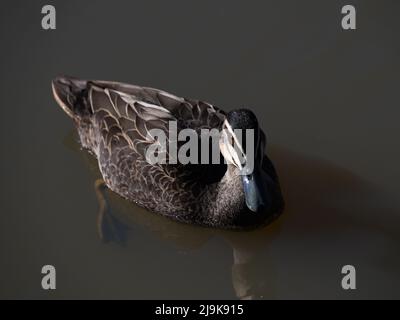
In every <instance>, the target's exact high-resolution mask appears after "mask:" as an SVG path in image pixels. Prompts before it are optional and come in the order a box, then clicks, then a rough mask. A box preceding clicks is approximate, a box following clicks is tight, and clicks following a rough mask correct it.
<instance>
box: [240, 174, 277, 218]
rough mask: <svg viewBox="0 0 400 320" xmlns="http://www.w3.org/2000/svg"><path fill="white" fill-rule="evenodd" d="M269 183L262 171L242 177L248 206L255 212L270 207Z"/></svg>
mask: <svg viewBox="0 0 400 320" xmlns="http://www.w3.org/2000/svg"><path fill="white" fill-rule="evenodd" d="M267 181H268V177H267V175H266V174H265V173H264V172H263V171H262V170H254V171H253V173H252V174H250V175H242V182H243V191H244V195H245V199H246V205H247V207H248V208H249V209H250V210H251V211H253V212H261V211H264V210H267V209H268V208H269V207H270V204H271V196H270V192H269V190H268V187H267Z"/></svg>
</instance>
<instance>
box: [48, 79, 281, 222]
mask: <svg viewBox="0 0 400 320" xmlns="http://www.w3.org/2000/svg"><path fill="white" fill-rule="evenodd" d="M52 92H53V95H54V99H55V101H56V102H57V104H58V105H59V106H60V107H61V108H62V109H63V110H64V112H65V113H66V114H67V115H68V116H69V117H70V118H71V119H72V121H73V123H74V125H75V127H76V130H77V132H78V135H79V139H80V144H81V146H82V148H83V149H86V150H87V151H88V152H89V153H91V154H92V155H93V156H94V157H95V158H96V159H97V163H98V167H99V171H100V174H101V177H102V179H101V181H100V182H96V185H97V186H98V187H104V188H108V189H109V190H111V191H112V192H114V193H116V194H118V195H119V196H121V197H122V198H125V199H126V200H128V201H130V202H133V203H135V204H136V205H138V206H140V207H143V208H144V209H146V210H147V211H150V212H153V213H155V214H159V215H162V216H165V217H168V218H170V219H172V220H175V221H177V222H181V223H186V224H191V225H197V226H203V227H210V228H217V229H231V230H248V229H254V228H257V227H260V226H264V225H267V224H269V223H270V222H272V221H274V220H275V219H276V218H277V217H278V216H279V215H280V214H281V213H282V212H283V209H284V200H283V197H282V192H281V187H280V183H279V178H278V175H277V172H276V170H275V167H274V165H273V163H272V161H271V160H270V159H269V157H268V156H267V155H266V152H265V151H266V142H267V141H266V135H265V133H264V131H263V130H262V129H261V128H260V126H259V122H258V120H257V117H256V115H255V114H254V112H253V111H251V110H250V109H248V108H240V109H234V110H232V111H229V112H225V111H223V110H222V109H220V108H218V107H216V106H214V105H212V104H210V103H208V102H205V101H202V100H197V99H190V98H182V97H179V96H176V95H174V94H172V93H169V92H166V91H163V90H159V89H154V88H150V87H142V86H137V85H131V84H126V83H121V82H114V81H102V80H83V79H78V78H74V77H68V76H59V77H56V78H55V79H53V80H52ZM171 123H175V124H176V128H177V131H178V132H181V131H182V130H184V129H186V130H187V129H189V130H193V132H195V133H198V134H199V136H201V134H200V133H201V132H202V130H213V129H214V130H217V131H218V132H220V135H219V138H218V144H217V146H218V148H217V149H219V150H218V151H217V152H218V154H219V155H220V159H221V161H218V162H214V161H210V162H211V163H210V162H206V163H203V162H201V163H199V162H194V161H193V162H189V163H181V162H179V161H159V162H154V161H149V159H148V151H149V149H150V148H151V147H154V145H157V143H158V142H159V141H157V138H156V137H155V136H154V134H153V132H154V130H156V131H158V132H161V133H165V135H166V136H167V137H168V134H169V133H170V132H171V131H170V128H169V125H170V124H171ZM237 130H250V131H251V132H252V133H253V136H252V139H248V138H247V135H246V136H245V138H243V136H242V137H238V134H237ZM170 140H172V138H171V139H170ZM169 142H171V141H169ZM176 143H177V144H179V145H182V142H176ZM199 145H200V144H199ZM249 146H250V148H247V147H249ZM211 147H212V146H210V148H211ZM248 149H250V150H253V152H252V154H251V156H250V152H248V154H246V152H247V150H248ZM159 150H161V149H159ZM162 150H164V149H162ZM160 152H161V151H160ZM160 152H159V154H161V153H160ZM203 153H204V151H201V150H199V157H200V156H201V155H202V154H203ZM155 154H157V152H156V153H155ZM164 155H165V157H166V158H167V159H171V158H172V157H171V155H170V154H169V153H168V151H164ZM205 157H210V155H206V156H205ZM250 158H252V161H250ZM250 162H251V163H252V165H251V166H249V165H247V163H250ZM249 167H251V170H249Z"/></svg>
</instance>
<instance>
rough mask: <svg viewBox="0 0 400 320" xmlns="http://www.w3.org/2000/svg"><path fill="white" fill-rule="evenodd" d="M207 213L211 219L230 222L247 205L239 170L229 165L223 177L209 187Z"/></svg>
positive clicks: (206, 203) (216, 221)
mask: <svg viewBox="0 0 400 320" xmlns="http://www.w3.org/2000/svg"><path fill="white" fill-rule="evenodd" d="M203 200H204V201H205V202H204V203H205V208H206V211H207V212H206V213H205V216H207V217H208V219H209V220H210V221H215V223H218V224H220V223H223V221H225V220H226V221H227V223H230V222H231V221H232V219H234V217H235V216H237V215H238V214H239V213H240V212H241V211H242V209H243V206H244V205H245V200H244V193H243V186H242V180H241V177H240V175H239V170H238V169H237V168H236V167H234V166H233V165H228V167H227V170H226V173H225V175H224V176H223V177H222V179H221V180H220V181H219V182H218V183H216V184H214V185H213V186H212V187H211V188H209V190H208V192H207V193H206V194H205V196H204V199H203Z"/></svg>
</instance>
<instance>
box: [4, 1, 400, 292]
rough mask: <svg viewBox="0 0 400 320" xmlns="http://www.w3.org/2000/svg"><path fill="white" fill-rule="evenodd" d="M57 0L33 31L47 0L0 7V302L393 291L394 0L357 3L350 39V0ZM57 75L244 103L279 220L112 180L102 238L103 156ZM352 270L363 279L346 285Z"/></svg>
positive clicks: (397, 257) (396, 256)
mask: <svg viewBox="0 0 400 320" xmlns="http://www.w3.org/2000/svg"><path fill="white" fill-rule="evenodd" d="M17 2H18V1H17ZM54 3H55V5H56V8H57V10H58V11H57V14H58V17H59V18H58V25H57V30H56V31H54V32H45V31H43V30H40V5H41V4H40V3H39V1H31V2H29V3H27V2H21V3H20V5H18V3H16V2H15V1H13V2H11V1H10V2H5V4H4V7H7V8H6V9H7V10H4V11H2V12H1V19H0V20H1V22H0V23H1V31H0V32H1V33H0V36H1V39H2V41H3V42H4V43H6V44H7V50H3V51H2V52H1V53H0V55H1V60H0V61H1V62H0V63H1V70H2V72H1V74H0V83H1V88H2V89H1V95H0V105H1V109H0V115H1V127H0V141H1V145H2V148H3V154H2V158H1V167H0V178H1V181H2V184H1V202H0V209H1V215H0V254H1V256H0V259H1V260H0V261H1V263H0V271H1V281H0V298H43V299H51V298H62V299H63V298H78V299H79V298H82V299H85V298H112V299H115V298H127V299H146V298H170V299H174V298H193V299H201V298H210V299H214V298H215V299H217V298H227V299H236V298H244V297H252V298H264V299H266V298H274V299H280V298H289V299H292V298H293V299H296V298H327V299H333V298H344V299H353V298H400V197H399V190H398V188H399V187H398V186H399V181H400V169H399V163H400V150H399V136H400V130H399V124H398V123H399V118H400V117H399V115H400V112H399V105H400V104H399V82H398V75H399V72H400V61H399V56H400V45H399V42H398V40H397V38H398V31H399V30H400V28H399V27H400V22H399V20H398V18H397V12H398V9H399V5H398V4H397V3H396V2H393V1H381V2H379V4H378V3H377V2H376V1H375V2H374V1H362V2H361V1H355V5H356V6H358V14H359V16H358V21H359V22H358V23H359V26H360V27H359V29H358V30H356V31H355V32H354V33H343V31H342V30H341V29H340V27H339V24H338V21H339V20H340V15H339V12H340V4H339V3H340V1H338V2H337V3H332V4H320V3H319V2H318V1H304V3H302V4H298V3H297V2H295V1H282V2H280V3H279V4H277V3H276V2H268V1H264V2H262V3H259V4H255V5H254V6H251V7H246V8H243V6H241V5H239V4H234V3H232V2H228V1H226V2H223V1H221V3H219V4H218V5H216V4H213V3H197V4H191V5H188V4H182V3H181V2H179V1H169V2H168V5H166V4H162V3H159V4H157V5H156V4H154V3H146V4H145V3H137V4H136V3H135V4H133V3H132V2H130V1H115V3H118V6H115V7H113V9H112V10H111V9H110V5H109V4H108V3H109V2H107V1H98V3H97V7H96V10H95V11H93V10H92V8H91V6H90V5H89V4H87V5H86V4H82V3H81V2H78V1H69V2H68V3H66V2H65V1H64V2H61V1H54ZM115 3H114V5H115ZM344 4H345V3H344ZM38 7H39V9H38ZM311 8H312V9H313V10H311ZM338 8H339V9H338ZM110 10H111V11H112V12H111V13H113V14H112V15H111V17H110ZM133 10H136V11H139V12H141V13H142V14H140V15H135V16H134V19H133V18H132V15H131V13H132V12H133ZM313 12H314V14H313ZM315 12H318V14H317V15H315ZM149 17H151V18H152V21H157V23H153V24H149V23H148V20H149ZM38 19H39V20H38ZM338 19H339V20H338ZM239 20H240V21H242V23H241V24H240V25H239V24H238V23H237V21H239ZM17 21H18V22H19V23H17ZM105 21H106V22H105ZM199 21H202V22H203V23H199ZM205 21H207V23H204V22H205ZM222 22H223V23H222ZM161 25H162V26H163V27H162V28H160V26H161ZM9 26H12V28H10V27H9ZM182 26H184V27H182ZM138 30H139V31H138ZM210 48H211V49H210ZM60 73H68V74H71V75H75V76H78V77H87V78H97V79H107V80H119V81H125V82H130V83H136V84H140V85H146V86H153V87H158V88H162V89H165V90H167V91H171V92H173V93H176V94H178V95H182V96H187V97H196V98H201V99H204V100H206V101H209V102H211V103H215V104H216V105H217V106H220V107H222V108H224V109H225V110H230V109H233V108H236V107H240V106H244V105H246V106H250V107H251V108H252V109H254V110H255V112H256V113H257V115H258V117H259V120H260V123H261V126H262V127H263V129H264V130H265V131H266V132H267V134H268V137H269V147H268V154H269V155H270V157H271V158H272V160H273V161H274V163H275V165H276V167H277V170H278V173H279V175H280V178H281V183H282V188H283V191H284V195H285V200H286V205H287V208H286V210H285V212H284V214H283V215H282V216H281V217H280V218H279V219H278V220H277V221H276V222H275V223H273V224H272V225H270V226H268V227H266V228H263V229H260V230H256V231H253V232H227V231H218V230H211V229H204V228H198V227H193V226H187V225H181V224H178V223H175V222H171V221H169V220H167V219H165V218H163V217H159V216H156V215H154V214H152V213H149V212H146V211H144V210H143V209H140V208H138V207H136V206H135V205H132V204H130V203H128V202H126V201H125V200H121V199H120V198H119V197H118V196H116V195H113V194H112V193H111V192H108V193H107V198H108V201H109V204H110V207H111V210H112V213H113V219H114V222H115V223H116V226H117V228H119V231H120V232H122V233H123V234H124V237H125V238H124V239H123V240H124V243H123V244H119V243H115V242H111V243H103V242H102V241H101V240H100V239H99V237H98V235H97V230H96V217H97V210H98V203H97V199H96V195H95V192H94V181H95V180H96V179H97V177H98V176H99V172H98V170H97V167H96V162H95V161H94V160H93V158H92V157H91V156H90V155H88V154H87V153H86V152H85V151H82V150H80V147H79V144H78V143H77V138H76V136H75V134H74V131H73V126H72V123H71V121H70V120H69V119H68V117H67V116H66V115H65V114H64V113H63V112H62V110H61V109H60V108H59V107H58V106H57V105H56V103H55V102H54V101H53V98H52V96H51V89H50V81H51V79H52V78H53V77H54V76H56V75H57V74H60ZM45 264H52V265H54V266H55V267H56V269H57V290H55V291H52V292H46V291H43V290H42V289H41V287H40V282H41V274H40V270H41V267H42V266H43V265H45ZM346 264H351V265H354V266H355V267H356V270H357V290H355V291H351V292H349V291H344V290H343V289H342V288H341V285H340V283H341V278H342V275H341V268H342V266H343V265H346Z"/></svg>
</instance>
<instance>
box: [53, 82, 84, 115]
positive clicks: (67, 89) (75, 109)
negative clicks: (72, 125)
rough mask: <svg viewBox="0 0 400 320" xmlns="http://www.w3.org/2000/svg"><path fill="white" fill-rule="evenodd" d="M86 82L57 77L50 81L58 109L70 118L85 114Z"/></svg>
mask: <svg viewBox="0 0 400 320" xmlns="http://www.w3.org/2000/svg"><path fill="white" fill-rule="evenodd" d="M87 85H88V81H86V80H80V79H75V78H72V77H64V76H61V77H57V78H55V79H54V80H53V81H52V88H53V94H54V98H55V99H56V101H57V103H58V104H59V105H60V107H61V108H62V109H63V110H64V111H65V112H66V113H67V114H68V115H69V116H70V117H71V118H75V117H76V116H77V115H83V114H85V113H87V111H88V108H87V99H86V97H87V95H86V92H87Z"/></svg>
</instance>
